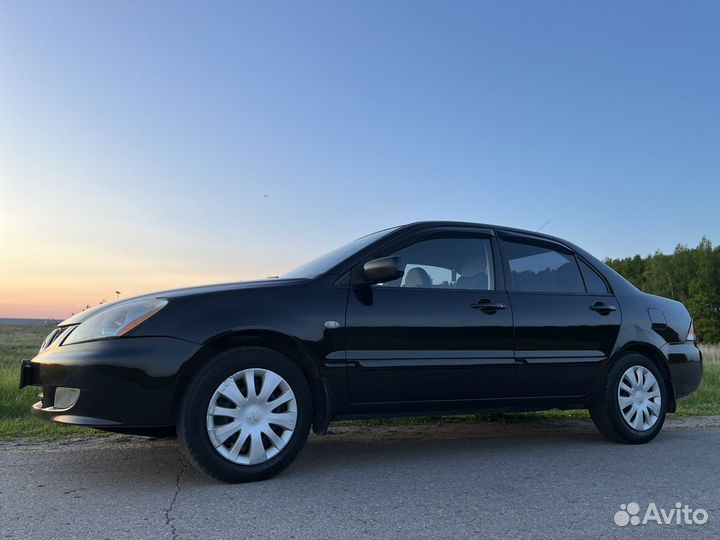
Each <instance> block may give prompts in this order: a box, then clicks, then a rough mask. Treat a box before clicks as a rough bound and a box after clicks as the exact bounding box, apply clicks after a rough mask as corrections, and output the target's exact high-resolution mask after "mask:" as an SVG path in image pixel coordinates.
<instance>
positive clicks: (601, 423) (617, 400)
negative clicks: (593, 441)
mask: <svg viewBox="0 0 720 540" xmlns="http://www.w3.org/2000/svg"><path fill="white" fill-rule="evenodd" d="M667 402H668V399H667V388H666V381H665V378H664V377H663V374H662V372H661V370H660V369H658V366H657V365H656V364H655V363H654V362H653V361H652V360H650V359H649V358H647V357H646V356H644V355H642V354H639V353H630V354H626V355H623V356H622V357H620V358H618V359H617V361H615V362H614V363H613V364H612V366H611V367H610V370H609V371H608V374H607V378H606V380H605V385H604V388H603V394H602V399H601V401H600V402H599V403H597V404H596V405H595V406H593V407H591V408H590V416H591V418H592V421H593V423H594V424H595V427H597V429H598V430H599V431H600V433H602V434H603V435H605V437H607V438H608V439H610V440H613V441H617V442H622V443H628V444H641V443H646V442H649V441H651V440H652V439H654V438H655V437H656V436H657V434H658V433H659V432H660V430H661V429H662V426H663V423H664V422H665V414H666V411H667ZM633 411H634V414H633Z"/></svg>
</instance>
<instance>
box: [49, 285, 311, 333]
mask: <svg viewBox="0 0 720 540" xmlns="http://www.w3.org/2000/svg"><path fill="white" fill-rule="evenodd" d="M302 281H307V279H261V280H257V281H238V282H235V283H221V284H218V285H201V286H199V287H186V288H184V289H172V290H169V291H161V292H155V293H149V294H143V295H141V296H135V297H133V298H128V299H125V300H120V301H118V302H111V303H109V304H102V305H100V306H95V307H93V308H90V309H86V310H85V311H81V312H80V313H77V314H75V315H73V316H72V317H70V318H68V319H65V320H64V321H63V322H61V323H60V324H59V325H58V326H68V325H71V324H80V323H81V322H83V321H85V320H87V319H88V318H90V317H91V316H93V315H96V314H98V313H100V312H102V311H105V310H107V309H110V308H114V307H117V306H121V305H123V304H129V303H131V302H137V301H138V300H151V299H154V298H177V297H180V296H192V295H198V294H209V293H216V292H223V291H236V290H240V289H259V288H263V287H282V286H285V285H292V284H294V283H300V282H302Z"/></svg>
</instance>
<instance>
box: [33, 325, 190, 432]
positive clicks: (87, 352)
mask: <svg viewBox="0 0 720 540" xmlns="http://www.w3.org/2000/svg"><path fill="white" fill-rule="evenodd" d="M198 349H199V345H197V344H195V343H191V342H189V341H185V340H181V339H176V338H170V337H138V338H131V337H124V338H118V339H107V340H99V341H93V342H87V343H78V344H74V345H63V346H54V347H50V348H49V349H47V350H45V351H43V352H41V353H40V354H38V355H37V356H36V357H35V358H33V359H32V360H31V361H29V362H28V361H26V362H23V366H22V369H21V376H20V377H21V385H23V386H26V385H30V386H41V387H42V389H43V398H42V400H41V401H39V402H37V403H36V404H35V405H33V409H32V412H33V414H34V415H35V416H37V417H39V418H42V419H43V420H49V421H52V422H58V423H63V424H75V425H83V426H91V427H111V426H115V427H120V426H122V427H151V426H167V425H172V424H174V423H175V418H174V410H173V399H174V396H175V392H176V390H177V384H178V379H179V377H178V374H179V373H180V372H181V369H182V367H183V365H184V364H185V363H186V362H188V361H189V360H190V359H191V358H192V357H193V355H194V354H195V353H196V352H197V350H198ZM59 386H63V387H69V388H78V389H79V390H80V396H79V398H78V400H77V402H76V403H75V404H74V405H73V406H72V407H70V408H68V409H56V408H55V407H54V406H53V396H54V392H55V389H56V388H57V387H59Z"/></svg>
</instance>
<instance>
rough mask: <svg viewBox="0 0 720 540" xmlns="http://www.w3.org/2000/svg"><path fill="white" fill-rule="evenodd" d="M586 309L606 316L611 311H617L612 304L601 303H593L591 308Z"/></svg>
mask: <svg viewBox="0 0 720 540" xmlns="http://www.w3.org/2000/svg"><path fill="white" fill-rule="evenodd" d="M588 309H590V310H592V311H596V312H598V313H599V314H600V315H607V314H609V313H610V312H612V311H617V308H616V307H615V306H613V305H612V304H603V303H602V302H595V303H594V304H593V305H592V306H588Z"/></svg>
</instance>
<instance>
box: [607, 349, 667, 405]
mask: <svg viewBox="0 0 720 540" xmlns="http://www.w3.org/2000/svg"><path fill="white" fill-rule="evenodd" d="M629 353H638V354H642V355H643V356H645V357H647V358H649V359H650V360H651V361H652V362H653V363H654V364H655V365H656V366H657V368H658V369H659V370H660V372H661V373H662V375H663V379H664V380H665V390H666V392H667V396H668V406H667V411H668V412H671V413H672V412H675V410H676V409H677V401H676V399H675V387H674V386H673V382H672V377H671V376H670V368H668V364H667V358H665V355H664V354H663V353H662V351H661V350H660V349H658V348H657V347H655V346H654V345H651V344H649V343H640V342H637V343H629V344H627V345H625V346H624V347H623V348H621V349H619V350H617V351H616V352H615V353H614V354H613V355H612V357H611V359H610V363H609V364H608V369H609V366H611V365H612V364H613V363H614V362H615V361H616V360H617V359H618V358H621V357H622V356H625V355H626V354H629Z"/></svg>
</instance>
